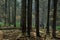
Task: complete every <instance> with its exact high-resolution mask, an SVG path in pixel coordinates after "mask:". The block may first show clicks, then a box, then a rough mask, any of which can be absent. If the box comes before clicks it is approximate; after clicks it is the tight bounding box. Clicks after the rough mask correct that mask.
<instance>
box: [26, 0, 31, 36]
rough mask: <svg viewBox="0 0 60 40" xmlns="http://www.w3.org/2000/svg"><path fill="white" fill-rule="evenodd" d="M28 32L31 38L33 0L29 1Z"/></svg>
mask: <svg viewBox="0 0 60 40" xmlns="http://www.w3.org/2000/svg"><path fill="white" fill-rule="evenodd" d="M27 21H28V23H27V24H28V25H27V29H28V30H27V32H28V36H29V37H30V31H31V30H32V0H28V11H27Z"/></svg>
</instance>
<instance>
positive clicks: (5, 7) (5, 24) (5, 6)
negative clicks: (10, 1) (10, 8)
mask: <svg viewBox="0 0 60 40" xmlns="http://www.w3.org/2000/svg"><path fill="white" fill-rule="evenodd" d="M6 14H7V0H5V23H4V25H5V26H6Z"/></svg>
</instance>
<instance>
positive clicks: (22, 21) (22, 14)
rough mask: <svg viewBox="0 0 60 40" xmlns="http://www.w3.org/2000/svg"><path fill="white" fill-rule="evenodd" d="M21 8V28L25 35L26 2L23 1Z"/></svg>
mask: <svg viewBox="0 0 60 40" xmlns="http://www.w3.org/2000/svg"><path fill="white" fill-rule="evenodd" d="M21 7H22V8H21V28H22V33H23V35H24V34H25V33H26V0H22V6H21Z"/></svg>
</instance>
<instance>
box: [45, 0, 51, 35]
mask: <svg viewBox="0 0 60 40" xmlns="http://www.w3.org/2000/svg"><path fill="white" fill-rule="evenodd" d="M49 14H50V0H48V14H47V27H46V28H47V31H46V33H47V35H49Z"/></svg>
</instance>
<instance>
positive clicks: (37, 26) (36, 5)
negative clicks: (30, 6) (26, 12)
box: [35, 0, 40, 37]
mask: <svg viewBox="0 0 60 40" xmlns="http://www.w3.org/2000/svg"><path fill="white" fill-rule="evenodd" d="M35 20H36V21H35V26H36V35H37V36H38V37H40V35H39V0H35Z"/></svg>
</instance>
